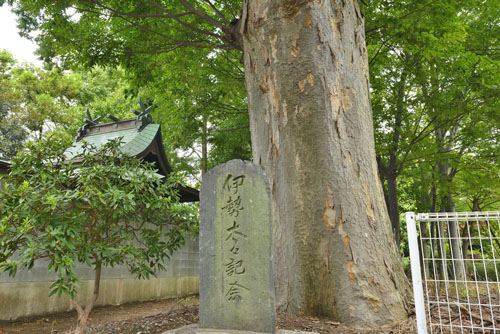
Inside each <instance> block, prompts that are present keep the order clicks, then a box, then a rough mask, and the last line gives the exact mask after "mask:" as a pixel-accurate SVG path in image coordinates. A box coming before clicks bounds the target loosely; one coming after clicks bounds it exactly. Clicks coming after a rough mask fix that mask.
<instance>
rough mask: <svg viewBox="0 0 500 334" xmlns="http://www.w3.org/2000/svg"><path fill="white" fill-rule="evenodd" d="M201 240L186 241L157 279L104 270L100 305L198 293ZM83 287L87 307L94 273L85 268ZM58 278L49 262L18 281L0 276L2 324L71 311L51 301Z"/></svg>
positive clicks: (64, 304)
mask: <svg viewBox="0 0 500 334" xmlns="http://www.w3.org/2000/svg"><path fill="white" fill-rule="evenodd" d="M198 264H199V251H198V239H194V240H191V239H189V240H187V242H186V245H185V246H184V247H183V248H181V249H180V250H178V251H177V252H175V253H174V254H173V256H172V257H171V259H170V260H169V261H167V262H166V263H165V267H166V269H167V270H166V271H162V272H159V273H158V274H157V276H158V277H157V278H151V279H149V280H138V279H135V278H134V276H133V275H131V274H130V273H129V272H128V270H127V268H126V267H125V266H118V267H115V268H103V271H102V276H101V286H100V293H99V299H98V300H97V305H110V304H115V305H116V304H123V303H128V302H133V301H145V300H153V299H162V298H169V297H180V296H185V295H190V294H195V293H198V292H199V278H198V267H199V265H198ZM76 272H77V275H78V276H79V277H80V279H81V280H82V282H83V283H84V284H83V286H82V287H81V288H80V291H79V293H78V301H79V302H81V303H82V304H84V305H85V304H86V303H87V301H88V300H89V299H90V297H91V296H92V291H93V282H94V281H93V271H92V270H91V269H90V268H88V267H87V266H85V265H80V266H79V267H77V269H76ZM55 277H56V275H54V273H49V272H48V270H47V262H45V261H37V262H36V263H35V266H34V267H33V269H32V270H30V271H20V272H18V273H17V275H16V276H15V277H9V276H8V274H6V273H3V274H0V320H12V319H17V318H20V317H27V316H33V315H42V314H48V313H55V312H63V311H69V310H71V309H72V306H71V303H70V301H69V298H68V297H66V296H64V295H63V296H61V297H60V298H59V297H57V294H56V295H54V296H52V297H49V293H50V289H49V287H50V285H51V284H52V283H53V282H54V280H55Z"/></svg>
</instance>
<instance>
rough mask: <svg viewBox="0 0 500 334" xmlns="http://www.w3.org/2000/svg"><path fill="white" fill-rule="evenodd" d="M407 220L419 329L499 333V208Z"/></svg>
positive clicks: (410, 216) (408, 216)
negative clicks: (496, 209) (489, 210)
mask: <svg viewBox="0 0 500 334" xmlns="http://www.w3.org/2000/svg"><path fill="white" fill-rule="evenodd" d="M406 223H407V229H408V242H409V246H410V261H411V272H412V280H413V291H414V296H415V309H416V315H417V326H418V333H419V334H424V333H427V330H429V331H430V333H500V295H499V291H500V279H499V278H500V263H499V262H500V211H493V212H451V213H420V214H415V213H413V212H407V213H406Z"/></svg>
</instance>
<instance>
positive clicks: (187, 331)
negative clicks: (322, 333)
mask: <svg viewBox="0 0 500 334" xmlns="http://www.w3.org/2000/svg"><path fill="white" fill-rule="evenodd" d="M162 334H264V333H259V332H250V331H239V330H230V329H207V328H199V325H198V324H193V325H187V326H184V327H179V328H176V329H171V330H169V331H166V332H163V333H162ZM276 334H319V333H317V332H304V331H291V330H287V329H278V330H277V331H276Z"/></svg>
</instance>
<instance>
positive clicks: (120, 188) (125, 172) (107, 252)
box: [0, 141, 196, 334]
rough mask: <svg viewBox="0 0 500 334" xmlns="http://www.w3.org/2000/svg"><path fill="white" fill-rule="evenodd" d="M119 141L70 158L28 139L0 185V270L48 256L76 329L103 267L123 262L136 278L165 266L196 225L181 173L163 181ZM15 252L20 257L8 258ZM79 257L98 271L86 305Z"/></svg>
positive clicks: (56, 146)
mask: <svg viewBox="0 0 500 334" xmlns="http://www.w3.org/2000/svg"><path fill="white" fill-rule="evenodd" d="M119 146H120V143H119V141H112V142H109V143H107V144H105V145H104V146H102V147H101V148H96V147H93V146H90V145H85V146H84V151H83V153H82V154H80V155H79V156H77V157H75V158H73V159H72V160H71V161H68V159H67V158H65V155H64V151H65V146H64V145H63V144H62V143H60V142H56V141H47V142H38V143H31V144H28V145H27V149H26V150H24V151H22V152H20V153H19V155H18V156H17V157H16V158H15V159H14V160H13V161H12V171H11V173H10V175H9V176H7V177H5V178H4V179H3V183H4V185H3V186H2V189H1V190H0V270H1V271H8V272H9V274H10V275H15V274H16V271H17V270H18V268H25V269H28V270H29V269H31V268H32V267H33V264H34V262H35V261H36V260H38V259H42V258H46V259H48V261H49V264H48V269H49V271H52V272H55V273H56V274H57V277H58V278H57V280H56V281H55V282H54V284H52V286H51V289H52V291H51V295H53V294H55V293H58V294H59V295H61V294H66V295H68V296H69V297H70V299H71V302H72V304H73V305H74V307H75V309H76V310H77V312H78V321H77V327H76V329H75V333H78V334H81V333H85V331H86V324H87V319H88V316H89V313H90V312H91V310H92V307H93V306H94V305H95V302H96V300H97V298H98V295H99V281H100V276H101V269H102V267H103V266H110V267H113V266H116V265H120V264H125V265H127V267H128V269H129V271H130V272H131V273H133V274H135V275H136V276H137V277H139V278H149V277H150V275H154V274H155V272H156V271H157V270H164V269H165V268H164V266H163V262H164V260H165V259H167V258H169V256H170V255H171V254H172V252H173V251H175V250H176V249H178V248H179V247H180V246H181V245H182V244H183V243H184V236H185V235H186V233H187V232H192V231H194V228H195V226H196V224H194V223H193V220H194V219H193V215H192V214H190V212H189V208H186V207H185V206H181V205H180V204H179V203H178V195H177V191H176V189H177V187H176V183H177V181H178V179H177V178H175V177H169V178H168V180H161V178H160V177H159V176H158V175H157V174H156V173H155V170H154V168H153V166H152V165H151V164H148V163H144V162H142V161H140V160H138V159H137V158H134V157H130V156H127V155H125V154H123V153H122V152H121V151H120V149H119ZM76 161H78V164H76ZM0 181H1V180H0ZM14 254H16V258H18V259H14V260H13V259H11V258H12V256H13V255H14ZM78 262H80V263H86V264H87V265H89V266H90V267H92V268H93V270H94V271H95V280H94V292H93V296H92V298H91V301H90V302H89V303H88V305H86V306H85V307H84V306H83V305H79V304H78V303H77V301H76V295H77V288H78V286H79V285H81V282H80V281H79V278H78V277H77V275H76V273H75V266H76V265H77V263H78Z"/></svg>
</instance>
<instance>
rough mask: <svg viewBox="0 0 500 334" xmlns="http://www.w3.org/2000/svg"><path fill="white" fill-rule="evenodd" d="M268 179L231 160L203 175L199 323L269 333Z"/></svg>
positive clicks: (271, 299) (271, 305)
mask: <svg viewBox="0 0 500 334" xmlns="http://www.w3.org/2000/svg"><path fill="white" fill-rule="evenodd" d="M271 239H272V235H271V199H270V187H269V180H268V178H267V176H266V175H265V174H264V172H263V170H262V169H261V168H260V167H258V166H257V165H255V164H253V163H251V162H248V161H242V160H231V161H229V162H227V163H225V164H223V165H219V166H217V167H215V168H214V169H212V170H210V171H209V172H207V173H206V174H205V175H204V176H203V185H202V187H201V193H200V329H199V331H201V332H202V331H204V330H205V331H215V330H226V331H227V330H240V331H252V332H264V333H274V332H275V328H276V313H275V309H274V307H275V306H274V282H273V268H272V263H273V262H272V249H271Z"/></svg>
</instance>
